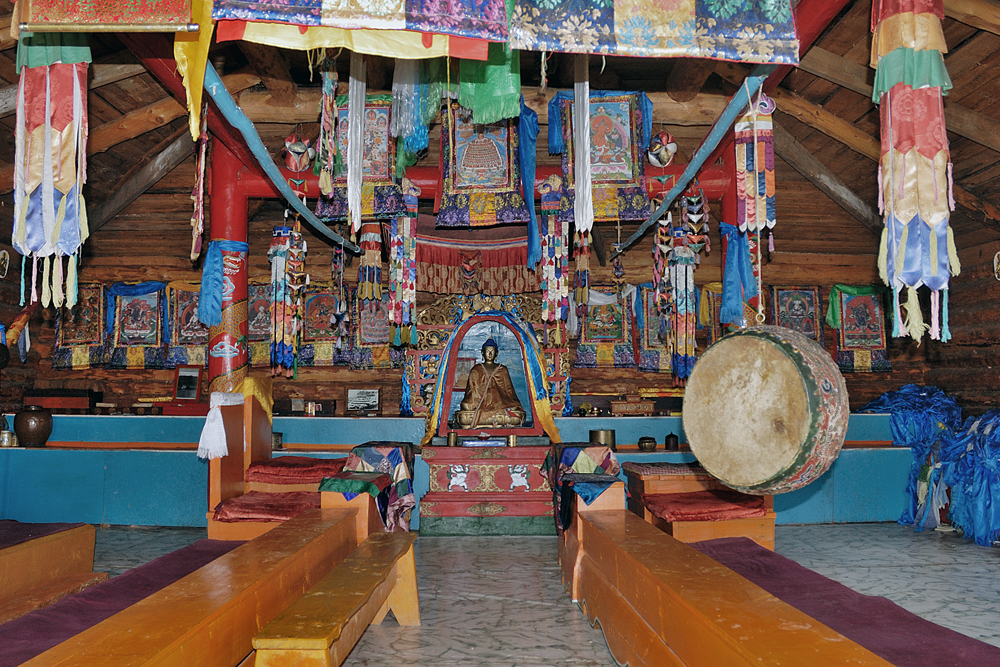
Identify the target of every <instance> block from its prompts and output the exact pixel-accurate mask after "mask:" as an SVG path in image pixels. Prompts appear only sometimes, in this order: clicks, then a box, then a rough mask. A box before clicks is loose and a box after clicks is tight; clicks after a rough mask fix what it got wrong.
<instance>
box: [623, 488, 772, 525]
mask: <svg viewBox="0 0 1000 667" xmlns="http://www.w3.org/2000/svg"><path fill="white" fill-rule="evenodd" d="M642 504H643V505H645V506H646V508H647V509H648V510H649V511H650V512H652V513H653V514H654V515H655V516H658V517H660V518H661V519H663V520H664V521H668V522H673V521H725V520H726V519H749V518H752V517H759V516H764V515H765V514H766V513H767V510H766V509H765V508H764V499H763V498H762V497H760V496H748V495H746V494H745V493H740V492H738V491H732V490H729V489H713V490H711V491H691V492H689V493H654V494H650V495H644V496H643V497H642Z"/></svg>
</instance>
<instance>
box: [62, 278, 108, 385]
mask: <svg viewBox="0 0 1000 667" xmlns="http://www.w3.org/2000/svg"><path fill="white" fill-rule="evenodd" d="M77 289H78V295H77V302H76V305H75V306H73V308H66V307H63V308H60V309H59V310H58V311H57V312H56V340H55V348H54V349H53V351H52V367H53V368H55V369H60V370H63V369H73V370H79V369H84V368H99V367H101V366H103V365H104V351H105V348H104V285H102V284H101V283H80V284H79V285H78V287H77Z"/></svg>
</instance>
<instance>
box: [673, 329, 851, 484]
mask: <svg viewBox="0 0 1000 667" xmlns="http://www.w3.org/2000/svg"><path fill="white" fill-rule="evenodd" d="M849 413H850V408H849V406H848V402H847V386H846V385H845V384H844V376H843V375H841V374H840V369H838V368H837V364H836V363H834V361H833V359H832V358H831V357H830V355H829V354H828V353H827V351H826V350H824V349H823V348H822V347H821V346H820V345H819V344H818V343H816V342H814V341H813V340H811V339H809V338H807V337H806V336H803V335H802V334H800V333H798V332H796V331H792V330H791V329H786V328H784V327H771V326H758V327H750V328H748V329H743V330H741V331H738V332H736V333H733V334H730V335H728V336H726V337H724V338H722V339H720V340H719V341H718V342H716V343H715V344H714V345H712V346H711V347H709V348H708V350H706V351H705V354H703V355H702V356H701V358H700V359H699V360H698V362H697V363H696V364H695V366H694V370H693V371H692V373H691V378H690V379H689V380H688V384H687V387H686V388H685V390H684V432H685V433H686V435H687V441H688V444H689V445H690V446H691V451H692V452H693V453H694V455H695V456H697V457H698V461H699V462H700V463H701V464H702V465H703V466H705V469H706V470H708V472H709V473H711V474H712V475H714V476H715V477H716V478H718V479H719V480H720V481H721V482H722V483H724V484H725V485H726V486H729V487H732V488H734V489H736V490H738V491H743V492H745V493H753V494H759V495H763V494H775V493H786V492H788V491H793V490H795V489H798V488H801V487H803V486H805V485H806V484H809V483H810V482H812V481H813V480H815V479H816V478H818V477H819V476H820V475H822V474H823V473H824V472H826V471H827V470H828V469H829V468H830V466H831V465H832V464H833V462H834V460H836V458H837V455H838V454H839V453H840V448H841V446H843V444H844V435H845V434H846V433H847V418H848V415H849Z"/></svg>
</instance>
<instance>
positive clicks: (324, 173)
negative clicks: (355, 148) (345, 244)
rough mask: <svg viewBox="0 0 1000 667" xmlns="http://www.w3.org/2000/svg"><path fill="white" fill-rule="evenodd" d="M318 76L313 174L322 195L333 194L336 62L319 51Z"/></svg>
mask: <svg viewBox="0 0 1000 667" xmlns="http://www.w3.org/2000/svg"><path fill="white" fill-rule="evenodd" d="M321 53H322V54H323V57H322V59H321V62H320V70H321V72H320V75H321V77H322V81H323V92H322V97H321V98H320V105H319V109H320V119H319V139H317V140H316V161H315V162H314V163H313V173H315V174H316V175H317V176H319V191H320V192H321V193H322V194H324V195H329V194H330V193H331V192H333V178H334V170H335V163H336V161H337V61H336V59H331V58H327V57H326V49H323V50H322V51H321Z"/></svg>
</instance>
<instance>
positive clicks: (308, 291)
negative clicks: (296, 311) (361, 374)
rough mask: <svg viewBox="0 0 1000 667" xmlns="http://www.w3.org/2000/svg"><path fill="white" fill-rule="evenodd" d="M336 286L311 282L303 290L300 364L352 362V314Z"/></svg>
mask: <svg viewBox="0 0 1000 667" xmlns="http://www.w3.org/2000/svg"><path fill="white" fill-rule="evenodd" d="M348 310H349V308H348V304H347V303H346V300H344V299H342V298H341V297H340V296H338V293H337V290H336V288H333V287H329V286H322V285H320V284H318V283H312V284H311V285H309V286H308V287H306V288H305V290H304V292H303V312H304V314H303V318H302V341H301V343H300V345H299V352H298V365H299V366H347V365H349V364H350V363H351V346H350V326H349V324H350V318H349V317H345V315H346V313H347V312H348Z"/></svg>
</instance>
